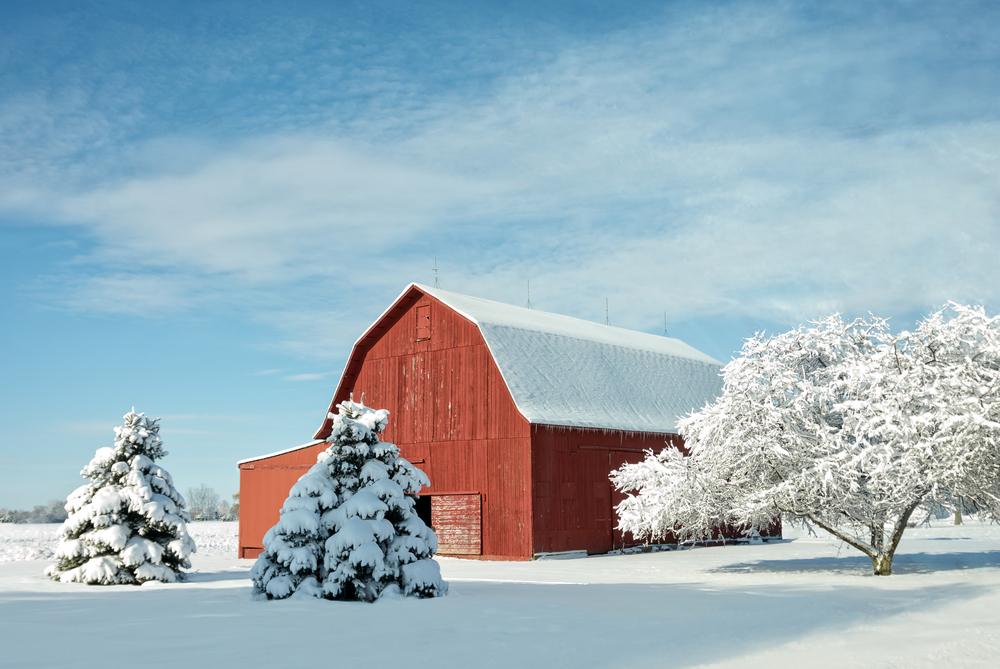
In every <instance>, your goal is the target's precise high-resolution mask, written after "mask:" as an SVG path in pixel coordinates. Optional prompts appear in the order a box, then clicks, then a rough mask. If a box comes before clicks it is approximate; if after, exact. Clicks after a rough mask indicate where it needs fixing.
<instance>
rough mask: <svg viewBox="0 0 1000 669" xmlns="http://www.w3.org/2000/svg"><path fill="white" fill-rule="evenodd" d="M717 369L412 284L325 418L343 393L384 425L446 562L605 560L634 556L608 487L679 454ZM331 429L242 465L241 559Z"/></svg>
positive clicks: (681, 349) (595, 329)
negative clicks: (547, 555) (682, 423)
mask: <svg viewBox="0 0 1000 669" xmlns="http://www.w3.org/2000/svg"><path fill="white" fill-rule="evenodd" d="M720 369H721V363H719V362H718V361H716V360H714V359H712V358H710V357H709V356H707V355H705V354H703V353H700V352H698V351H697V350H695V349H694V348H692V347H690V346H688V345H687V344H685V343H684V342H681V341H679V340H677V339H671V338H667V337H660V336H656V335H650V334H644V333H641V332H634V331H631V330H624V329H621V328H616V327H611V326H608V325H600V324H597V323H591V322H589V321H583V320H579V319H576V318H570V317H568V316H559V315H556V314H550V313H545V312H541V311H534V310H531V309H524V308H520V307H514V306H510V305H507V304H501V303H498V302H492V301H489V300H482V299H478V298H475V297H469V296H466V295H459V294H456V293H449V292H445V291H442V290H438V289H434V288H428V287H426V286H421V285H417V284H411V285H410V286H408V287H407V288H406V290H404V291H403V294H402V295H400V297H399V298H398V299H397V300H396V301H395V302H394V303H393V304H392V306H390V307H389V309H388V310H387V311H386V312H385V313H384V314H382V316H381V317H380V318H379V319H378V320H377V321H375V324H374V325H372V326H371V327H370V328H369V329H368V331H367V332H365V334H364V335H363V336H362V337H361V338H360V339H359V340H358V341H357V343H356V344H355V345H354V350H353V351H352V353H351V357H350V360H349V361H348V363H347V367H346V368H345V370H344V374H343V377H342V378H341V380H340V384H339V385H338V387H337V391H336V394H335V395H334V397H333V402H331V404H330V408H329V410H328V412H327V413H329V411H334V410H335V407H336V405H337V404H338V403H339V402H341V401H343V400H345V399H348V398H349V397H350V395H351V393H353V394H354V396H355V398H356V399H360V398H361V395H362V393H363V394H364V402H365V404H367V405H368V406H372V407H375V408H385V409H388V410H389V411H390V415H389V426H388V427H387V428H386V430H385V432H384V433H383V438H384V440H385V441H391V442H393V443H395V444H397V445H398V446H399V447H400V450H401V452H402V455H403V457H405V458H407V459H408V460H410V461H411V462H413V463H414V464H416V465H417V466H418V467H420V468H421V469H423V470H424V471H425V472H426V473H427V475H428V476H429V478H430V481H431V486H430V487H429V488H426V489H424V490H423V491H422V492H421V497H420V502H419V504H418V511H419V512H420V513H421V515H422V516H423V517H424V519H425V521H427V522H428V524H430V525H432V526H433V527H434V529H435V531H436V532H437V535H438V539H439V541H440V553H441V554H442V555H465V556H470V557H472V556H476V557H483V558H500V559H528V558H531V557H532V556H533V555H536V554H538V553H542V552H558V551H568V550H586V551H587V552H589V553H603V552H607V551H610V550H613V549H615V548H621V547H623V546H628V545H633V544H635V543H637V542H635V540H634V539H633V538H632V537H631V536H630V535H626V536H622V534H621V532H620V531H618V530H617V529H615V526H616V525H617V522H616V520H615V513H614V510H613V507H614V505H616V504H617V503H618V502H619V501H620V500H621V499H622V496H621V495H620V494H619V493H617V492H616V491H614V490H613V489H612V486H611V484H610V482H609V480H608V474H609V473H610V472H611V471H612V470H614V469H617V468H618V467H620V466H621V465H622V464H623V463H625V462H638V461H639V460H641V459H642V458H643V457H644V455H643V451H644V450H645V449H650V448H651V449H654V450H657V451H658V450H659V449H661V448H663V446H664V445H666V444H667V443H668V442H669V443H673V444H677V445H681V443H682V442H681V438H680V437H679V436H677V420H678V418H679V417H681V416H683V415H684V414H686V413H687V412H689V411H691V410H692V409H697V408H700V407H701V406H702V405H704V404H705V402H706V401H710V400H712V399H713V398H714V397H715V396H716V395H717V394H718V393H719V392H720V390H721V387H722V380H721V377H720V375H719V373H720ZM324 415H327V414H324ZM331 423H332V421H331V419H330V418H329V417H328V416H327V417H326V418H325V420H324V422H323V424H322V426H321V427H320V429H319V430H318V431H317V432H316V434H315V436H314V439H315V440H316V441H313V442H310V443H307V444H304V445H302V446H298V447H296V448H293V449H289V450H286V451H281V452H279V453H273V454H271V455H265V456H261V457H257V458H250V459H248V460H243V461H241V462H240V463H239V467H240V556H241V557H253V556H255V555H257V554H258V553H259V552H260V551H261V550H262V547H263V536H264V533H265V532H266V531H267V529H268V528H270V527H271V526H272V525H274V523H275V522H277V520H278V510H279V509H280V508H281V505H282V503H283V502H284V500H285V498H286V497H287V495H288V490H289V488H290V487H291V486H292V484H293V483H294V482H295V481H296V480H297V479H298V477H299V476H301V475H302V474H303V473H305V470H307V469H308V468H309V467H310V466H312V465H313V464H315V462H316V456H317V454H318V453H320V452H322V451H323V450H324V448H325V444H324V442H323V441H322V440H324V439H326V437H327V436H328V435H329V434H330V429H331Z"/></svg>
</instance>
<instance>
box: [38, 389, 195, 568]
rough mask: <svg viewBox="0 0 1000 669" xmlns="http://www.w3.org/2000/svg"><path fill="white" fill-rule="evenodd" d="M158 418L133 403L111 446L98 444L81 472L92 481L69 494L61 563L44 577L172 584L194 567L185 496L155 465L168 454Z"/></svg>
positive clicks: (59, 555)
mask: <svg viewBox="0 0 1000 669" xmlns="http://www.w3.org/2000/svg"><path fill="white" fill-rule="evenodd" d="M158 420H159V419H152V420H150V419H149V418H147V417H146V415H145V414H142V413H139V414H137V413H135V410H134V409H133V410H132V411H131V412H129V413H128V414H126V415H125V424H124V425H123V426H122V427H116V428H115V445H114V447H113V448H111V447H108V448H100V449H98V450H97V453H96V454H95V455H94V458H93V459H92V460H91V461H90V464H88V465H87V466H86V467H85V468H84V469H83V471H82V472H80V473H81V475H82V476H83V477H84V478H87V479H89V480H90V482H89V483H87V484H85V485H83V486H81V487H79V488H77V489H76V490H75V491H73V492H72V493H71V494H70V495H69V497H68V499H67V502H66V507H65V508H66V511H67V512H68V513H69V517H68V518H67V519H66V521H65V522H64V523H63V524H62V526H61V527H60V528H59V547H58V548H57V550H56V555H55V557H56V560H57V561H56V564H54V565H52V566H51V567H49V568H48V569H46V571H45V573H46V575H48V576H49V577H51V578H53V579H55V580H57V581H62V582H63V583H71V582H79V583H88V584H93V585H111V584H116V583H132V584H138V583H143V582H145V581H162V582H164V583H173V582H175V581H177V580H178V579H179V578H180V577H181V576H182V572H181V571H180V570H181V569H182V568H185V569H186V568H190V566H191V562H190V559H189V556H190V555H191V554H192V553H194V552H195V544H194V541H193V540H192V539H191V537H190V536H189V535H188V532H187V525H186V523H188V522H190V520H191V519H190V517H189V516H188V513H187V511H186V510H185V508H184V498H183V497H181V495H180V493H178V492H177V490H176V489H175V488H174V485H173V480H172V479H171V477H170V474H169V473H168V472H167V471H166V470H165V469H163V468H162V467H160V466H158V465H157V464H155V461H156V460H158V459H160V458H163V457H165V456H166V455H167V452H166V451H164V450H163V443H162V441H161V440H160V434H159V432H160V426H159V424H158Z"/></svg>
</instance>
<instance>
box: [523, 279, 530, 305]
mask: <svg viewBox="0 0 1000 669" xmlns="http://www.w3.org/2000/svg"><path fill="white" fill-rule="evenodd" d="M524 306H526V307H527V308H529V309H530V308H531V282H530V281H529V282H528V303H527V304H526V305H524Z"/></svg>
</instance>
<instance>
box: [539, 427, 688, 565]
mask: <svg viewBox="0 0 1000 669" xmlns="http://www.w3.org/2000/svg"><path fill="white" fill-rule="evenodd" d="M668 441H669V442H670V443H672V444H674V445H677V446H681V445H682V444H683V441H682V440H681V438H680V437H679V436H677V435H670V434H653V433H646V432H604V431H601V430H583V429H579V428H566V427H553V426H548V425H534V426H532V428H531V443H532V466H531V472H532V474H531V476H532V480H531V485H532V498H533V507H534V528H533V530H534V545H535V552H558V551H566V550H582V549H586V550H587V552H589V553H607V552H608V551H610V550H614V549H616V548H622V547H623V546H633V545H636V544H638V543H642V542H639V541H636V540H635V538H634V537H632V535H631V534H626V535H625V536H624V537H623V536H622V533H621V532H620V531H619V530H617V529H615V527H616V526H617V525H618V520H617V516H616V514H615V513H614V509H613V507H614V506H616V505H617V504H618V503H619V502H621V500H623V499H624V498H625V496H624V495H623V494H621V493H619V492H617V491H615V490H613V487H612V485H611V482H610V481H609V479H608V475H609V474H610V473H611V471H612V470H615V469H618V468H619V467H621V466H622V465H623V464H624V463H626V462H632V463H635V462H639V461H641V460H642V459H643V458H644V457H645V455H644V451H645V450H647V449H652V450H653V451H654V452H659V451H660V450H662V449H663V448H664V447H665V446H666V445H667V442H668Z"/></svg>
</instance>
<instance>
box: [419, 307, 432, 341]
mask: <svg viewBox="0 0 1000 669" xmlns="http://www.w3.org/2000/svg"><path fill="white" fill-rule="evenodd" d="M430 338H431V305H429V304H422V305H420V306H418V307H417V341H427V340H428V339H430Z"/></svg>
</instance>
